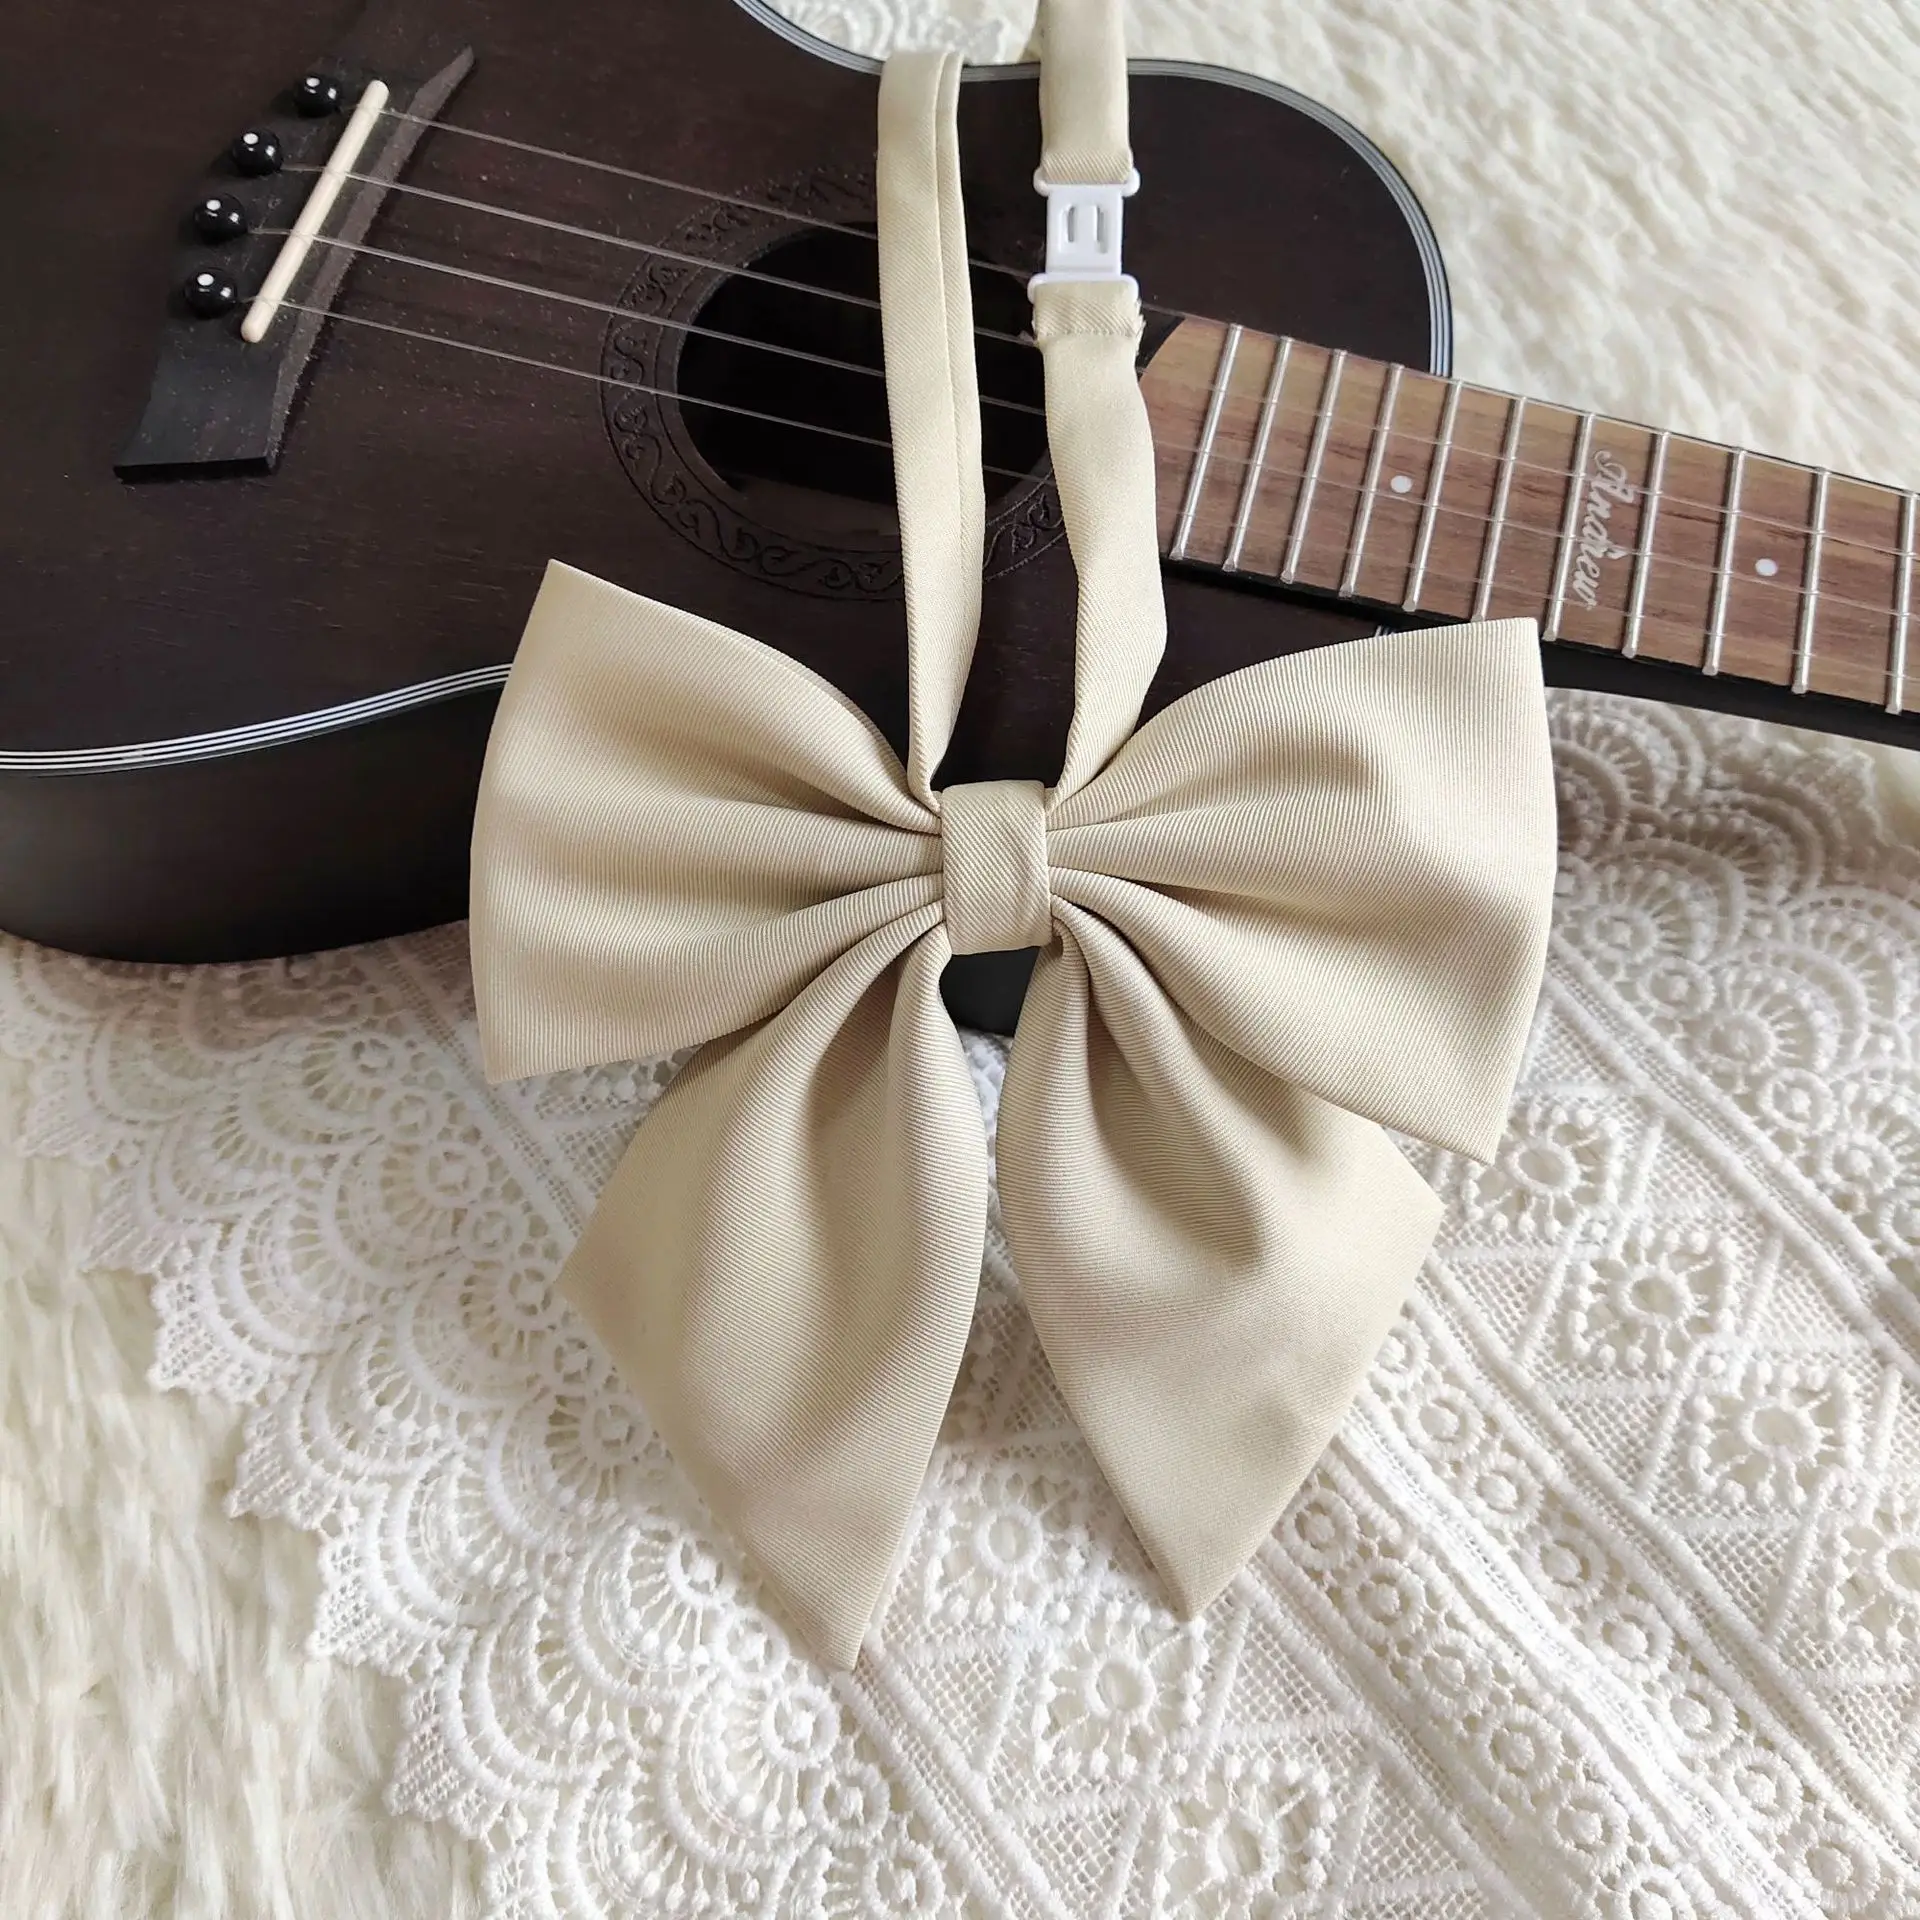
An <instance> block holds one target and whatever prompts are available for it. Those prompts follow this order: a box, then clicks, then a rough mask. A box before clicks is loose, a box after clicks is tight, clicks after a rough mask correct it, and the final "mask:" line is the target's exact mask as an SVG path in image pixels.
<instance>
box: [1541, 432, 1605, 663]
mask: <svg viewBox="0 0 1920 1920" xmlns="http://www.w3.org/2000/svg"><path fill="white" fill-rule="evenodd" d="M1592 448H1593V415H1592V414H1590V413H1583V414H1582V415H1581V416H1580V431H1579V433H1577V434H1576V435H1575V436H1574V442H1573V471H1572V472H1571V473H1570V474H1568V476H1567V507H1566V511H1565V512H1564V513H1563V514H1561V516H1560V558H1559V560H1558V562H1557V563H1556V564H1555V566H1554V569H1553V597H1552V599H1550V600H1549V601H1548V602H1547V622H1546V631H1545V633H1544V635H1543V636H1542V637H1543V638H1545V639H1548V640H1551V639H1553V638H1555V637H1556V636H1557V635H1558V634H1559V632H1560V615H1561V613H1562V611H1563V610H1564V609H1565V607H1566V604H1567V576H1568V575H1569V574H1570V573H1571V572H1572V571H1573V536H1574V534H1575V533H1576V532H1577V531H1578V530H1579V527H1580V501H1581V498H1582V496H1583V495H1584V494H1585V493H1586V490H1587V456H1588V454H1589V453H1590V452H1591V451H1592Z"/></svg>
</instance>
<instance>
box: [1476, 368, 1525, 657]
mask: <svg viewBox="0 0 1920 1920" xmlns="http://www.w3.org/2000/svg"><path fill="white" fill-rule="evenodd" d="M1526 412H1527V403H1526V402H1525V401H1524V400H1522V399H1521V398H1519V396H1518V395H1516V396H1515V397H1514V398H1513V399H1511V400H1509V401H1508V403H1507V434H1506V438H1505V440H1503V441H1502V442H1501V446H1500V478H1499V479H1498V480H1497V481H1496V482H1495V483H1494V489H1493V513H1492V516H1491V517H1490V518H1489V519H1488V521H1487V538H1486V543H1485V545H1484V546H1483V547H1482V548H1481V550H1480V581H1479V585H1478V586H1477V587H1476V588H1475V589H1474V595H1473V612H1472V614H1471V616H1470V617H1471V618H1472V619H1475V620H1484V619H1485V618H1486V617H1487V608H1488V607H1489V606H1490V605H1491V604H1492V602H1493V585H1494V578H1495V576H1496V574H1497V573H1498V572H1499V561H1500V536H1501V534H1502V533H1503V532H1504V531H1505V530H1506V524H1507V501H1508V499H1509V497H1510V496H1511V495H1512V493H1513V469H1514V463H1515V462H1516V461H1517V460H1518V459H1519V457H1520V423H1521V421H1522V420H1524V419H1525V418H1526Z"/></svg>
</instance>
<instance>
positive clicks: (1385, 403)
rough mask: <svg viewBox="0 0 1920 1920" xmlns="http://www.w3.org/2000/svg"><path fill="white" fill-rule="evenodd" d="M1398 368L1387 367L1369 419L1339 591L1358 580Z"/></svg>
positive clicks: (1347, 590)
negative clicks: (1369, 436) (1369, 439)
mask: <svg viewBox="0 0 1920 1920" xmlns="http://www.w3.org/2000/svg"><path fill="white" fill-rule="evenodd" d="M1400 371H1401V370H1400V368H1399V367H1398V366H1392V367H1389V368H1388V369H1387V378H1386V383H1385V385H1383V386H1382V387H1381V389H1380V412H1379V414H1378V416H1377V417H1376V418H1375V420H1374V423H1373V451H1372V452H1371V453H1369V454H1368V456H1367V475H1366V478H1365V479H1364V480H1363V481H1362V482H1361V483H1360V517H1359V518H1358V519H1357V520H1356V521H1355V522H1354V528H1353V545H1352V546H1351V547H1350V548H1349V549H1348V550H1347V570H1346V572H1345V573H1343V574H1342V575H1341V576H1340V591H1341V593H1342V594H1348V595H1350V594H1351V593H1352V592H1353V590H1354V588H1355V587H1356V586H1357V585H1358V584H1359V580H1360V555H1361V553H1362V551H1363V550H1364V548H1365V547H1366V544H1367V528H1368V527H1369V526H1370V525H1371V524H1372V522H1373V500H1374V494H1375V491H1376V490H1377V489H1378V487H1379V485H1380V467H1381V464H1382V462H1384V461H1385V459H1386V457H1387V440H1388V438H1389V436H1390V435H1391V434H1392V431H1393V403H1394V401H1395V400H1396V399H1398V398H1399V394H1400Z"/></svg>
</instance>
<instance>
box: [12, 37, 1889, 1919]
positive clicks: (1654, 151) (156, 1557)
mask: <svg viewBox="0 0 1920 1920" xmlns="http://www.w3.org/2000/svg"><path fill="white" fill-rule="evenodd" d="M670 3H671V0H647V4H670ZM959 10H960V11H963V12H964V15H965V18H966V21H967V24H968V27H969V30H970V33H971V34H972V35H974V36H980V35H987V36H992V35H993V34H994V33H995V22H996V21H999V20H1001V19H1003V18H1004V19H1005V20H1006V21H1008V22H1009V23H1011V24H1009V25H1007V26H1006V27H1005V28H1004V29H1003V30H1001V31H1000V32H999V34H998V38H997V40H995V41H992V42H989V41H987V40H981V39H979V38H977V37H976V40H975V44H989V43H992V44H998V45H1000V46H1003V47H1007V46H1016V47H1017V45H1018V43H1019V40H1020V37H1021V32H1022V26H1021V24H1020V23H1016V22H1013V15H1014V13H1015V11H1016V8H1015V6H1014V5H1013V4H1012V3H1011V0H1008V4H1007V5H1006V6H1005V8H1004V13H1003V11H1002V8H1001V5H1000V0H964V6H961V7H960V8H959ZM793 11H795V12H796V13H797V14H798V15H799V16H800V17H801V18H803V19H804V20H805V21H806V22H807V23H808V24H810V25H813V26H815V27H816V28H819V29H820V30H823V31H829V32H837V33H838V34H839V35H840V36H841V37H844V38H849V39H855V40H858V41H860V42H862V43H865V44H871V42H872V40H873V37H874V35H875V32H876V31H877V30H878V27H879V24H880V22H881V21H882V20H883V19H884V18H889V17H890V18H894V19H904V20H905V21H907V22H908V24H909V26H910V27H911V26H915V25H918V26H921V27H924V25H925V23H926V21H927V19H928V18H929V17H930V16H931V15H932V14H933V13H934V12H935V11H937V9H936V7H935V6H934V5H933V4H932V0H813V3H809V4H798V5H796V6H794V8H793ZM1028 11H1030V8H1029V9H1028ZM1134 20H1135V29H1134V44H1135V48H1136V51H1138V52H1140V53H1142V54H1159V55H1180V56H1185V57H1190V58H1200V59H1204V60H1210V61H1215V62H1219V63H1221V64H1226V65H1234V66H1240V67H1245V68H1251V69H1255V70H1259V71H1262V72H1266V73H1269V74H1272V75H1275V76H1277V77H1280V78H1284V79H1286V80H1288V81H1289V82H1291V83H1292V84H1294V85H1295V86H1298V87H1300V88H1302V89H1303V90H1305V91H1306V92H1308V93H1310V94H1313V95H1316V96H1318V97H1319V98H1321V99H1323V100H1325V101H1327V102H1328V103H1329V104H1331V105H1333V106H1334V107H1336V108H1338V109H1340V110H1341V111H1343V112H1345V113H1346V114H1348V115H1349V116H1351V117H1352V118H1353V119H1355V120H1356V121H1357V122H1358V123H1359V124H1360V125H1361V126H1362V127H1364V128H1365V129H1367V130H1368V131H1369V132H1370V133H1371V134H1372V135H1373V136H1374V137H1375V138H1376V139H1377V140H1378V141H1379V142H1380V143H1381V144H1382V145H1383V146H1384V147H1385V148H1386V150H1387V151H1388V152H1389V153H1390V154H1391V155H1392V156H1393V158H1394V159H1395V160H1396V161H1397V162H1398V163H1399V164H1400V165H1401V166H1402V168H1403V169H1404V170H1405V171H1406V172H1407V174H1408V175H1409V177H1410V178H1411V180H1412V181H1413V183H1414V186H1415V189H1416V191H1417V192H1418V193H1419V195H1420V196H1421V198H1422V199H1423V201H1424V202H1425V204H1426V206H1427V208H1428V210H1429V212H1430V214H1431V216H1432V218H1433V221H1434V224H1435V226H1436V228H1437V229H1438V231H1439V234H1440V237H1441V241H1442V244H1443V247H1444V249H1445V252H1446V257H1447V261H1448V265H1449V267H1450V269H1451V272H1452V275H1453V282H1454V291H1455V296H1456V311H1457V318H1458V338H1459V350H1458V370H1459V371H1461V372H1463V373H1465V374H1467V375H1468V376H1470V377H1472V378H1475V379H1480V380H1485V381H1488V382H1491V383H1494V384H1498V385H1502V386H1508V387H1514V388H1518V389H1521V390H1523V391H1528V392H1533V393H1538V394H1541V395H1543V396H1546V397H1551V398H1555V399H1561V400H1566V401H1570V402H1576V403H1578V404H1580V405H1582V406H1591V407H1597V408H1602V409H1605V410H1607V411H1609V412H1613V413H1624V414H1630V415H1638V416H1640V417H1643V418H1650V419H1656V420H1658V421H1660V422H1661V423H1663V424H1667V425H1671V426H1674V427H1682V428H1686V429H1689V430H1692V431H1696V432H1701V433H1706V434H1711V435H1715V436H1719V437H1724V438H1729V439H1734V440H1740V441H1744V442H1747V443H1749V444H1753V445H1756V446H1759V447H1761V448H1764V449H1766V450H1769V451H1773V452H1778V453H1782V454H1786V455H1790V456H1795V457H1799V458H1804V459H1811V460H1816V461H1819V462H1822V463H1832V464H1835V465H1838V466H1841V467H1844V468H1851V469H1853V470H1855V471H1859V472H1864V473H1866V474H1869V475H1871V476H1874V477H1878V478H1884V479H1888V480H1896V481H1897V480H1905V481H1908V482H1915V481H1920V436H1917V435H1916V429H1917V428H1920V270H1917V269H1916V266H1915V262H1914V249H1913V246H1912V239H1911V237H1912V235H1913V233H1914V232H1915V231H1916V229H1917V228H1920V173H1917V172H1916V169H1915V166H1914V160H1915V151H1916V150H1915V146H1914V142H1913V137H1912V132H1911V129H1912V124H1913V123H1912V106H1911V103H1912V102H1913V100H1914V99H1915V98H1916V97H1920V13H1916V11H1915V10H1914V8H1913V7H1912V6H1911V5H1908V4H1902V3H1899V0H1896V3H1895V4H1888V0H1820V4H1818V5H1801V6H1785V5H1781V4H1780V3H1779V0H1561V3H1560V4H1556V5H1547V4H1544V0H1143V3H1142V4H1140V5H1138V6H1136V8H1135V13H1134ZM23 1092H24V1071H23V1069H22V1068H21V1067H20V1066H18V1065H16V1064H12V1063H4V1062H0V1916H5V1920H58V1916H65V1915H87V1916H103V1917H106V1916H122V1915H130V1916H137V1915H147V1914H156V1915H157V1914H169V1915H177V1916H181V1920H213V1917H214V1916H233V1917H234V1920H264V1917H265V1916H294V1915H298V1916H303V1920H304V1917H313V1920H318V1917H319V1916H347V1915H365V1916H368V1917H369V1920H371V1916H375V1915H381V1916H386V1915H394V1914H409V1915H411V1914H432V1915H436V1916H445V1915H460V1914H465V1913H468V1912H470V1911H472V1909H473V1902H474V1889H475V1885H476V1881H477V1876H478V1862H477V1860H476V1859H475V1857H474V1855H473V1850H472V1849H471V1848H470V1847H469V1846H467V1844H466V1843H465V1842H462V1841H459V1840H458V1839H456V1837H455V1836H453V1835H452V1834H451V1832H450V1831H448V1830H447V1829H444V1828H428V1827H424V1826H421V1825H419V1824H417V1823H414V1822H412V1821H409V1820H401V1819H397V1818H395V1817H393V1816H391V1815H389V1814H388V1813H387V1812H386V1811H385V1809H384V1807H383V1804H382V1800H381V1788H380V1782H381V1780H382V1777H383V1773H384V1770H385V1768H386V1765H387V1762H388V1758H389V1756H390V1754H391V1752H392V1749H393V1746H394V1743H395V1740H396V1738H397V1734H398V1726H397V1717H398V1709H397V1705H396V1694H395V1693H394V1691H393V1690H392V1689H391V1688H390V1686H389V1684H388V1683H386V1682H384V1681H382V1680H379V1679H377V1678H375V1677H373V1676H371V1675H369V1674H367V1673H365V1672H356V1671H348V1670H345V1669H342V1668H339V1667H335V1666H333V1665H330V1664H327V1663H323V1662H318V1661H312V1660H309V1659H307V1658H306V1657H305V1656H304V1654H303V1651H302V1640H303V1636H304V1634H305V1631H306V1628H307V1625H308V1622H309V1618H310V1612H311V1607H312V1602H313V1597H314V1594H315V1592H316V1580H315V1571H314V1563H313V1553H314V1549H313V1545H312V1543H311V1541H310V1540H308V1539H307V1538H305V1537H303V1536H301V1535H299V1534H297V1533H295V1532H293V1531H291V1530H289V1529H287V1528H284V1527H280V1526H277V1525H264V1526H263V1525H261V1524H260V1523H258V1522H255V1521H251V1520H249V1521H244V1522H241V1521H235V1520H233V1519H230V1518H229V1517H227V1515H226V1514H225V1512H224V1511H223V1507H222V1493H223V1489H224V1487H225V1486H226V1484H227V1483H228V1480H229V1477H230V1472H231V1464H232V1459H233V1454H234V1449H235V1445H236V1433H237V1420H236V1417H235V1415H234V1414H233V1413H232V1412H231V1411H230V1410H229V1409H227V1408H225V1407H220V1406H213V1405H207V1404H197V1403H194V1402H192V1401H189V1400H187V1399H185V1398H183V1397H181V1396H178V1395H163V1394H159V1393H156V1392H155V1391H153V1390H152V1389H150V1388H149V1387H148V1386H147V1385H146V1384H145V1382H144V1373H145V1368H146V1365H147V1363H148V1360H149V1358H150V1353H151V1344H152V1323H151V1318H150V1315H149V1311H148V1306H147V1301H146V1296H145V1289H144V1286H143V1284H142V1283H140V1282H139V1281H137V1280H135V1279H134V1278H132V1277H130V1276H128V1275H124V1274H115V1273H99V1272H80V1271H77V1270H76V1249H77V1248H78V1247H79V1246H80V1244H81V1243H82V1240H83V1237H84V1230H85V1224H86V1220H87V1216H88V1209H89V1206H90V1182H89V1177H88V1176H87V1175H86V1174H85V1173H84V1172H83V1171H82V1170H80V1169H78V1168H76V1167H74V1166H71V1165H67V1164H62V1163H55V1162H28V1161H25V1160H23V1159H22V1158H21V1157H20V1156H19V1155H18V1153H17V1152H15V1151H14V1150H13V1148H12V1146H11V1144H10V1143H11V1142H12V1141H13V1140H14V1139H16V1138H17V1135H18V1126H17V1121H18V1116H19V1113H20V1110H21V1102H22V1099H23Z"/></svg>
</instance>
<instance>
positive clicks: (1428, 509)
mask: <svg viewBox="0 0 1920 1920" xmlns="http://www.w3.org/2000/svg"><path fill="white" fill-rule="evenodd" d="M1459 411H1460V382H1459V381H1458V380H1449V381H1448V382H1447V402H1446V405H1445V406H1444V407H1443V408H1441V410H1440V435H1439V438H1438V439H1437V440H1436V441H1435V442H1434V446H1433V466H1432V467H1431V469H1430V470H1429V471H1428V474H1427V498H1426V504H1425V505H1424V506H1422V507H1421V509H1420V536H1419V538H1418V539H1417V540H1416V541H1415V543H1414V549H1413V566H1412V568H1411V569H1410V570H1409V572H1408V574H1407V597H1406V598H1405V599H1404V600H1402V601H1401V603H1400V604H1401V605H1402V606H1403V607H1405V608H1406V609H1407V611H1408V612H1409V613H1411V612H1412V611H1413V610H1414V608H1416V607H1417V606H1419V604H1420V589H1421V588H1422V587H1423V586H1424V585H1425V584H1426V579H1427V552H1428V550H1429V549H1430V548H1431V547H1432V545H1433V523H1434V521H1435V520H1436V519H1438V518H1439V514H1440V493H1441V489H1442V488H1443V487H1445V485H1446V484H1447V456H1448V455H1449V454H1451V453H1452V452H1453V422H1454V416H1455V415H1456V414H1457V413H1458V412H1459Z"/></svg>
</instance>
